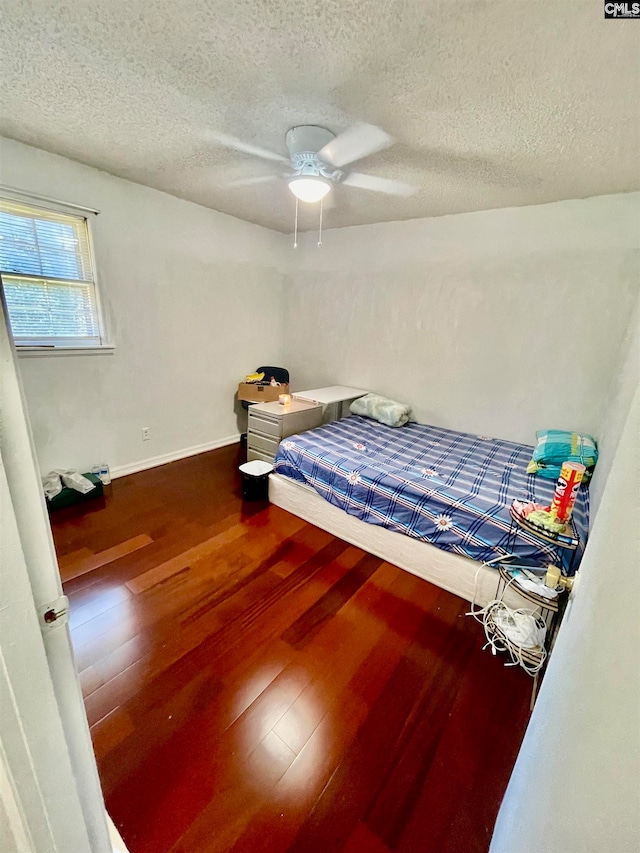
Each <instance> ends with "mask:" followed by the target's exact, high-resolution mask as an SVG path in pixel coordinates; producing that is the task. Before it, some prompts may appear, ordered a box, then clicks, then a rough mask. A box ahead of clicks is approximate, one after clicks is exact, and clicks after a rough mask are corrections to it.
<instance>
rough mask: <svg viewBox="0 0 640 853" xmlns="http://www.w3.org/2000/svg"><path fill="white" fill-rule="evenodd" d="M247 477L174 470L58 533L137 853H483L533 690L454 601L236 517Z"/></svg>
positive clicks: (113, 789) (279, 515)
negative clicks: (485, 644)
mask: <svg viewBox="0 0 640 853" xmlns="http://www.w3.org/2000/svg"><path fill="white" fill-rule="evenodd" d="M239 461H240V459H239V448H238V447H235V446H234V447H230V448H224V449H222V450H217V451H213V452H211V453H207V454H203V455H201V456H197V457H192V458H190V459H185V460H181V461H179V462H174V463H172V464H170V465H166V466H164V467H162V468H156V469H153V470H150V471H145V472H142V473H140V474H135V475H132V476H130V477H126V478H123V479H121V480H117V481H115V482H114V484H113V485H112V486H111V487H110V489H108V490H107V491H108V492H109V493H108V495H107V497H106V499H105V500H104V501H95V502H93V504H92V503H87V504H85V505H84V506H82V507H76V508H69V509H66V510H62V511H60V512H59V513H56V514H55V515H54V516H53V518H52V521H53V531H54V537H55V541H56V547H57V550H58V554H59V559H60V569H61V574H62V577H63V580H64V582H65V583H64V586H65V591H66V593H67V595H68V596H69V598H70V600H71V627H72V639H73V645H74V650H75V655H76V662H77V666H78V671H79V674H80V680H81V683H82V689H83V693H84V697H85V703H86V709H87V715H88V718H89V723H90V726H91V733H92V737H93V742H94V746H95V751H96V756H97V760H98V767H99V771H100V777H101V779H102V784H103V788H104V792H105V797H106V802H107V808H108V810H109V812H110V814H111V816H112V818H113V819H114V821H115V823H116V824H117V826H118V827H119V829H120V832H121V833H122V836H123V838H124V840H125V842H126V843H127V845H128V846H129V849H130V850H131V853H214V851H215V853H218V852H220V853H222V851H233V853H244V851H250V853H258V851H262V853H283V851H292V853H293V851H295V853H316V851H317V853H330V851H343V853H389V851H398V853H430V851H434V853H435V851H437V853H474V851H486V850H487V849H488V845H489V841H490V838H491V832H492V828H493V823H494V821H495V817H496V814H497V811H498V807H499V804H500V800H501V797H502V795H503V793H504V789H505V787H506V784H507V781H508V778H509V774H510V772H511V768H512V766H513V763H514V761H515V757H516V754H517V751H518V748H519V745H520V741H521V739H522V736H523V733H524V729H525V726H526V723H527V719H528V702H529V695H530V690H531V682H530V680H529V679H528V677H527V676H526V675H525V674H524V673H523V672H521V671H520V670H516V669H513V668H510V669H505V668H504V666H503V661H502V660H500V659H498V658H495V657H493V656H492V655H491V654H489V653H488V652H486V651H485V652H483V651H482V645H483V642H484V636H483V633H482V630H481V628H480V626H479V625H477V624H476V623H474V622H473V620H470V619H467V618H465V617H464V613H465V612H466V610H467V609H468V605H467V604H466V603H465V602H463V601H462V600H461V599H459V598H456V597H455V596H453V595H451V594H449V593H447V592H444V591H442V590H440V589H438V588H437V587H434V586H432V585H430V584H428V583H426V582H425V581H422V580H419V579H418V578H415V577H413V576H412V575H410V574H408V573H406V572H404V571H402V570H400V569H398V568H396V567H394V566H391V565H389V564H388V563H385V562H383V561H382V560H380V559H378V558H377V557H373V556H371V555H369V554H366V553H364V552H363V551H360V550H359V549H357V548H354V547H352V546H351V545H348V544H347V543H346V542H342V541H340V540H338V539H336V538H334V537H333V536H331V535H330V534H328V533H325V532H323V531H321V530H319V529H318V528H315V527H313V526H311V525H309V524H306V523H305V522H303V521H301V520H300V519H298V518H296V517H295V516H292V515H290V514H288V513H286V512H284V511H282V510H280V509H278V508H277V507H272V506H268V505H264V504H246V505H243V503H242V501H241V499H240V496H239V494H240V484H239V480H238V474H237V470H236V469H237V464H238V462H239Z"/></svg>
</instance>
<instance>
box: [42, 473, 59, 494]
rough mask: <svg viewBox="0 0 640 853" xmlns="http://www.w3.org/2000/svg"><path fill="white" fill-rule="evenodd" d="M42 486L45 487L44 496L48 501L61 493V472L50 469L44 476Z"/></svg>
mask: <svg viewBox="0 0 640 853" xmlns="http://www.w3.org/2000/svg"><path fill="white" fill-rule="evenodd" d="M42 488H43V489H44V496H45V497H46V499H47V500H48V501H50V500H52V499H53V498H55V496H56V495H59V494H60V492H61V491H62V481H61V480H60V474H58V473H56V472H55V471H49V473H48V474H46V475H45V476H44V477H43V478H42Z"/></svg>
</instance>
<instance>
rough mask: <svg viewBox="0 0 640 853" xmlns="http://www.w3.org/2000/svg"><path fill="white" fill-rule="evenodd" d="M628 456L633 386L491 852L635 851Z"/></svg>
mask: <svg viewBox="0 0 640 853" xmlns="http://www.w3.org/2000/svg"><path fill="white" fill-rule="evenodd" d="M639 459H640V391H638V390H636V393H635V398H634V401H633V404H632V407H631V411H630V414H629V417H628V419H627V423H626V426H625V428H624V431H623V434H622V437H621V439H620V442H619V444H618V449H617V452H616V455H615V459H614V461H613V465H612V467H611V473H610V476H609V479H608V481H607V484H606V488H605V491H604V494H603V497H602V503H601V506H600V511H599V513H598V516H597V518H596V521H595V524H594V526H593V529H592V532H591V537H590V539H589V543H588V545H587V548H586V551H585V554H584V558H583V560H582V564H581V569H580V575H581V577H580V581H579V584H578V585H577V587H576V590H575V592H574V595H573V597H572V600H571V602H570V605H569V607H568V608H567V613H566V615H565V618H564V621H563V623H562V626H561V628H560V632H559V635H558V639H557V643H556V646H555V649H554V651H553V655H552V657H551V660H550V662H549V667H548V670H547V674H546V676H545V679H544V681H543V684H542V688H541V691H540V695H539V697H538V701H537V703H536V706H535V709H534V712H533V715H532V717H531V721H530V723H529V727H528V729H527V732H526V735H525V738H524V742H523V744H522V749H521V750H520V754H519V756H518V760H517V762H516V765H515V768H514V771H513V775H512V777H511V781H510V782H509V787H508V788H507V792H506V795H505V798H504V801H503V803H502V808H501V810H500V814H499V816H498V821H497V823H496V827H495V832H494V836H493V842H492V845H491V853H601V851H612V853H613V851H615V853H636V851H638V850H639V849H640V725H639V722H640V666H639V665H638V651H639V650H640V619H639V618H638V614H639V613H640V574H639V573H638V567H639V558H640V538H639V531H640V494H639V489H638V485H639V478H638V474H639V466H638V460H639ZM505 723H506V724H507V723H508V720H505Z"/></svg>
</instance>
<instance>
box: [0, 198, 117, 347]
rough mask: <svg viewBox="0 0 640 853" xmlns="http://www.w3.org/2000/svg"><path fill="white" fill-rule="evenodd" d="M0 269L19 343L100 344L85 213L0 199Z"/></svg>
mask: <svg viewBox="0 0 640 853" xmlns="http://www.w3.org/2000/svg"><path fill="white" fill-rule="evenodd" d="M0 271H1V272H2V281H3V285H4V292H5V299H6V302H7V308H8V311H9V321H10V323H11V330H12V333H13V336H14V339H15V341H16V343H17V344H22V345H30V344H31V345H45V346H47V345H53V346H55V345H58V346H91V345H96V344H100V342H101V339H100V324H99V321H98V311H97V303H96V293H95V281H94V272H93V265H92V260H91V249H90V244H89V231H88V227H87V221H86V219H85V218H84V217H81V216H72V215H69V214H65V213H57V212H54V211H49V210H45V209H42V208H38V207H33V206H31V205H26V204H22V203H19V202H13V201H8V200H3V199H0Z"/></svg>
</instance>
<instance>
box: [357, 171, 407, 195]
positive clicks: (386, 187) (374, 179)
mask: <svg viewBox="0 0 640 853" xmlns="http://www.w3.org/2000/svg"><path fill="white" fill-rule="evenodd" d="M342 183H343V184H346V185H347V186H348V187H357V188H358V189H359V190H371V191H372V192H375V193H385V195H399V196H405V197H406V198H408V197H409V196H410V195H413V194H414V193H415V192H416V187H411V186H409V184H403V183H402V182H401V181H392V180H390V179H389V178H379V177H378V176H377V175H363V174H362V173H361V172H350V173H349V174H348V175H347V177H346V178H345V179H344V180H343V181H342Z"/></svg>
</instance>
